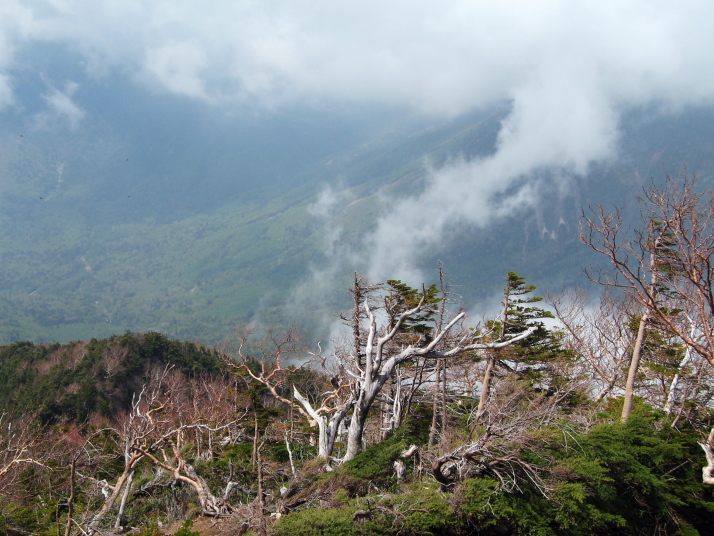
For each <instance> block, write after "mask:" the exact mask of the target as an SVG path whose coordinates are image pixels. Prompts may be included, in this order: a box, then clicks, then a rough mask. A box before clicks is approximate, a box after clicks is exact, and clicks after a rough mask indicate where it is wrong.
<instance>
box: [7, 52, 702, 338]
mask: <svg viewBox="0 0 714 536" xmlns="http://www.w3.org/2000/svg"><path fill="white" fill-rule="evenodd" d="M71 57H72V56H71V54H67V53H66V51H65V52H63V53H58V52H54V53H49V52H48V58H49V59H48V60H47V64H46V70H45V71H43V72H44V74H43V75H42V76H41V75H39V74H37V72H39V71H32V72H30V71H28V72H27V73H25V74H24V78H23V77H22V76H20V77H19V80H20V82H19V85H20V87H19V91H17V93H18V94H22V95H27V96H28V97H27V98H26V101H23V103H22V106H20V107H17V110H18V111H16V112H14V113H10V114H6V116H7V117H6V121H5V122H4V123H3V124H2V126H1V127H0V225H2V229H3V233H2V234H1V235H0V255H2V265H1V267H0V280H2V285H1V286H0V318H2V323H0V342H1V343H8V342H11V341H15V340H24V339H30V340H34V341H59V342H66V341H70V340H76V339H88V338H92V337H105V336H109V335H111V334H114V333H123V332H125V331H127V330H129V331H140V332H147V331H152V330H156V331H160V332H163V333H166V334H167V335H169V336H171V337H177V338H182V339H194V340H201V341H203V342H207V343H215V342H217V341H220V340H223V339H225V338H226V337H229V336H230V333H231V330H232V329H233V327H234V326H235V325H236V324H238V323H245V322H248V321H251V320H258V321H261V322H264V323H281V324H289V323H292V322H294V321H295V320H296V319H300V321H301V326H302V327H303V328H304V329H306V330H307V331H310V332H312V334H313V335H314V336H315V337H318V338H323V339H324V337H326V336H327V334H328V331H327V330H328V329H329V324H330V323H331V322H332V317H331V316H330V315H332V314H334V313H336V312H338V311H340V310H341V309H343V308H345V307H348V306H349V302H348V296H347V293H346V292H344V289H345V288H346V287H347V286H348V285H349V282H350V278H351V274H352V273H353V272H354V271H360V272H362V273H369V271H370V259H369V254H368V253H366V252H365V251H367V248H368V245H367V244H366V242H365V240H366V237H369V235H370V233H371V232H373V231H374V230H375V229H376V227H377V222H378V220H379V218H380V215H382V214H384V213H388V212H389V210H390V206H391V205H392V204H394V203H396V202H398V201H400V200H404V199H410V198H411V197H413V196H415V195H417V194H418V193H419V192H421V191H423V189H424V185H425V184H426V182H427V181H428V180H429V177H430V174H432V173H437V172H438V170H439V169H442V168H444V167H448V166H449V165H451V164H452V163H453V162H455V161H457V160H461V161H473V160H476V159H479V158H483V157H488V156H489V155H492V154H494V152H495V151H496V150H497V148H498V143H499V141H498V136H499V131H500V129H501V125H502V121H503V120H504V119H505V117H506V116H507V115H508V113H509V110H510V106H511V104H510V103H503V104H500V105H496V106H493V107H491V108H488V109H482V110H477V111H474V112H472V113H470V114H466V115H463V116H459V117H457V118H454V119H448V120H444V119H440V120H435V119H433V118H429V117H416V116H413V115H409V114H406V113H404V112H403V111H399V110H397V111H394V110H393V109H390V110H387V109H383V108H379V107H376V106H375V107H371V108H370V107H363V108H361V109H355V108H348V107H346V106H344V105H337V104H330V103H317V104H316V103H311V104H309V105H302V106H297V105H296V106H294V107H292V108H290V109H287V108H285V107H283V108H281V109H280V111H279V112H273V111H271V110H270V109H267V108H265V107H260V108H259V107H256V106H252V105H251V104H250V103H242V104H240V105H239V106H237V107H236V111H235V112H234V114H232V115H231V114H219V113H218V112H217V110H216V109H213V108H211V107H210V105H208V104H205V103H204V104H201V103H197V102H194V101H186V100H185V99H182V98H181V97H176V96H167V95H165V94H161V93H155V94H147V93H146V92H143V93H139V92H138V91H137V90H136V88H135V86H134V85H133V84H131V83H130V81H127V80H124V79H122V78H121V77H120V76H118V75H112V76H109V75H108V76H105V77H102V78H97V79H90V78H86V79H83V83H82V84H81V85H79V86H78V87H77V88H76V89H72V88H64V89H63V90H62V91H64V94H66V93H67V92H70V93H72V95H73V97H75V98H76V100H77V101H78V102H81V104H82V108H81V110H80V111H79V112H77V113H78V114H79V115H78V116H77V117H76V121H73V120H72V117H73V116H70V115H64V116H63V115H52V114H49V113H48V112H47V110H46V105H45V103H44V101H43V100H42V99H41V98H39V97H37V95H44V96H45V97H44V99H45V101H46V100H47V99H48V98H49V97H48V95H49V96H51V95H53V94H52V93H51V90H52V88H49V89H48V87H49V86H48V85H47V82H46V78H50V79H52V77H53V70H54V71H58V72H59V71H62V72H64V73H68V72H69V73H71V72H73V68H74V67H73V65H72V63H71V61H70V60H69V59H67V58H71ZM52 58H55V60H56V61H54V62H53V60H52ZM63 62H64V63H63ZM78 76H79V75H78ZM43 77H44V78H43ZM48 92H49V93H48ZM33 95H34V96H35V97H32V96H33ZM107 103H111V104H110V105H107ZM713 130H714V112H712V110H711V109H710V108H706V107H691V108H686V109H682V110H678V111H675V112H667V111H665V112H663V111H662V110H660V109H657V108H641V109H634V110H630V111H628V112H627V113H626V114H623V119H622V122H621V125H620V131H621V135H620V140H619V147H620V148H619V152H618V155H617V157H616V158H614V159H611V160H610V161H606V162H602V163H599V164H597V165H593V166H591V168H590V169H589V170H588V172H587V173H586V174H584V175H583V174H576V173H572V172H568V171H563V172H562V173H554V172H552V171H546V170H543V171H538V170H536V171H534V172H533V173H532V174H531V175H529V176H527V177H523V179H522V180H521V181H519V182H517V183H516V184H515V185H512V186H511V187H510V189H508V190H507V191H505V192H504V193H503V194H502V198H503V199H506V200H507V199H509V196H516V195H517V194H518V192H519V191H521V189H522V188H523V187H524V186H525V185H533V184H535V185H537V188H535V190H533V194H532V196H533V197H535V198H536V200H535V201H534V202H532V203H531V204H529V205H528V206H522V207H518V208H514V210H513V211H510V212H506V213H504V214H501V215H499V217H497V218H496V217H494V218H493V221H492V222H491V223H490V224H488V225H485V226H476V225H473V224H465V223H462V222H459V221H456V222H455V223H454V225H453V226H452V227H449V229H448V236H444V240H443V242H442V243H441V245H439V246H438V247H428V248H426V249H424V250H423V251H419V252H418V255H417V260H416V263H417V265H418V268H419V269H421V270H422V271H423V273H425V274H427V276H426V277H429V276H428V274H429V273H433V272H432V271H433V269H434V268H435V267H436V265H437V262H438V261H439V260H442V261H443V262H444V263H445V266H446V270H447V272H449V273H450V274H452V278H453V282H454V283H455V284H456V285H458V289H459V293H460V294H462V295H463V297H464V300H465V302H466V304H467V305H471V304H473V303H488V301H489V300H490V298H491V293H492V292H493V289H494V288H499V287H500V286H502V284H501V281H502V279H503V277H504V274H505V273H506V272H507V271H509V270H514V271H517V272H519V273H523V274H524V275H527V276H528V278H529V280H531V281H533V282H534V283H536V284H538V285H539V287H541V288H547V287H555V286H559V285H563V284H565V285H574V284H584V283H585V281H584V279H583V276H582V275H581V266H582V265H584V264H587V263H590V262H593V258H592V256H591V255H590V253H589V252H588V251H587V250H585V249H584V247H583V246H581V245H580V244H579V241H578V239H577V234H578V231H577V226H578V218H579V217H580V215H581V211H582V209H583V207H587V206H588V205H593V204H599V203H602V204H604V205H608V206H610V205H623V204H628V205H629V206H630V207H632V206H633V203H632V200H633V199H634V198H635V197H636V195H637V194H638V193H639V191H640V188H641V187H642V185H643V184H646V183H647V181H649V180H650V179H651V178H654V179H656V180H658V179H661V178H662V177H663V176H664V173H665V171H664V170H665V169H666V170H667V171H669V172H670V173H673V174H676V173H678V172H679V171H680V169H681V167H682V165H683V163H684V162H688V165H689V169H690V170H692V171H696V170H701V171H702V173H703V180H704V182H705V183H707V184H710V183H711V181H710V179H709V177H710V173H711V171H710V170H711V169H714V165H713V164H714V162H712V156H711V155H712V154H713V153H712V141H711V140H712V139H714V138H713V137H712V134H713V133H714V132H712V131H713ZM396 240H399V239H398V238H396ZM336 243H337V244H339V247H338V248H336ZM346 252H347V253H346ZM390 277H394V278H397V279H400V278H402V277H403V274H399V273H395V274H393V275H391V276H390Z"/></svg>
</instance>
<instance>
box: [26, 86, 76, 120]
mask: <svg viewBox="0 0 714 536" xmlns="http://www.w3.org/2000/svg"><path fill="white" fill-rule="evenodd" d="M78 88H79V85H78V84H76V83H74V82H69V83H67V84H65V88H64V91H62V90H59V89H57V88H55V87H50V88H49V92H48V93H46V94H45V95H44V100H45V102H46V103H47V105H48V108H49V109H48V111H46V112H41V113H40V114H38V115H37V116H36V117H35V125H36V126H38V127H45V126H48V125H49V123H50V122H53V123H55V122H58V121H65V122H66V123H67V124H68V126H69V128H70V129H72V130H73V129H75V128H77V125H78V124H79V122H80V121H81V120H82V118H83V117H84V110H82V109H81V108H80V107H79V106H77V104H76V103H75V102H74V101H73V100H72V95H73V94H74V93H75V91H77V89H78Z"/></svg>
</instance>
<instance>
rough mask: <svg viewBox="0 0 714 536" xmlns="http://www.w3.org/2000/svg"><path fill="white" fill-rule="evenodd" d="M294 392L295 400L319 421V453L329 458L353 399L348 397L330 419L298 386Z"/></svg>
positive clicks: (294, 388) (320, 455)
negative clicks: (320, 412) (317, 408)
mask: <svg viewBox="0 0 714 536" xmlns="http://www.w3.org/2000/svg"><path fill="white" fill-rule="evenodd" d="M293 393H294V396H295V400H297V401H298V402H299V403H300V405H301V406H302V407H303V408H304V409H305V411H306V412H307V414H308V415H310V417H312V419H313V420H314V421H315V422H316V423H317V433H318V436H317V455H318V456H319V457H321V458H325V459H326V460H329V459H330V457H331V456H332V452H333V451H334V449H335V441H336V440H337V432H338V431H339V428H340V424H342V421H343V420H344V418H345V416H346V415H347V412H348V411H349V410H350V408H351V407H352V404H353V401H352V399H351V398H350V399H348V400H347V401H346V402H345V403H344V404H342V405H341V406H340V407H339V408H337V411H335V412H334V413H333V414H332V416H331V417H330V418H329V419H328V418H327V416H325V415H322V414H319V413H317V411H315V409H314V408H313V407H312V404H310V402H309V401H308V400H307V399H306V398H305V397H304V396H302V394H300V391H298V390H297V387H294V386H293Z"/></svg>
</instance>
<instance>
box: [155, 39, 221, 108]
mask: <svg viewBox="0 0 714 536" xmlns="http://www.w3.org/2000/svg"><path fill="white" fill-rule="evenodd" d="M206 66H207V57H206V53H205V52H204V51H203V50H202V49H201V48H200V47H199V46H196V45H194V44H192V43H171V44H166V45H162V46H160V47H158V48H154V49H151V50H148V51H147V54H146V61H145V62H144V68H145V69H146V70H147V71H148V72H149V73H150V74H151V75H153V76H154V77H155V78H156V79H157V81H158V82H159V84H161V85H162V86H164V87H165V88H166V90H168V91H170V92H173V93H178V94H181V95H186V96H188V97H194V98H199V99H207V100H210V96H209V95H208V92H207V91H206V87H205V83H204V80H203V78H202V77H201V71H202V70H203V69H204V68H205V67H206Z"/></svg>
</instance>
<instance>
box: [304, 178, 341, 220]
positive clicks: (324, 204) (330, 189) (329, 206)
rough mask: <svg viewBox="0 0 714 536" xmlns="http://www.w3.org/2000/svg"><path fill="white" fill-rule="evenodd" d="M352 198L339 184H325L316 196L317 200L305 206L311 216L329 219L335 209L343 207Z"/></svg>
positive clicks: (335, 211)
mask: <svg viewBox="0 0 714 536" xmlns="http://www.w3.org/2000/svg"><path fill="white" fill-rule="evenodd" d="M351 199H352V195H351V193H350V191H349V190H348V189H346V188H344V187H340V186H339V185H330V184H326V185H325V186H324V187H323V188H322V190H320V193H319V194H318V196H317V200H316V201H315V202H314V203H312V204H311V205H309V206H308V207H307V211H308V213H309V214H310V215H311V216H314V217H315V218H319V219H323V220H326V219H329V218H331V217H333V216H334V215H335V214H336V213H337V211H339V210H340V209H342V208H344V205H345V204H346V202H349V200H351Z"/></svg>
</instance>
